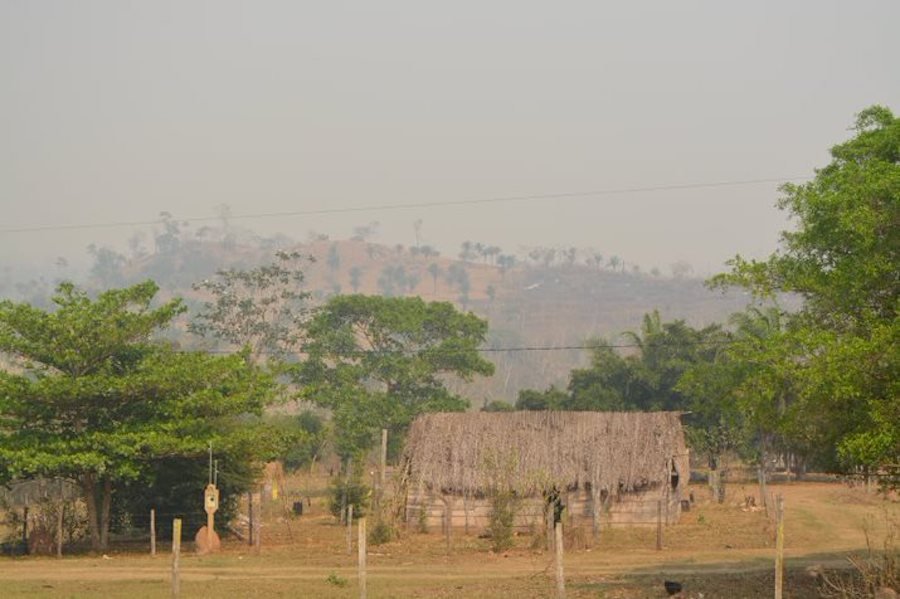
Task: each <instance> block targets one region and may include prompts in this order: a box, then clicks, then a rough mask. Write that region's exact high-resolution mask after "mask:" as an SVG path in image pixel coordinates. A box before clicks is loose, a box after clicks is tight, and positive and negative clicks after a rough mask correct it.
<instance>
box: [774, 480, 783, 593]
mask: <svg viewBox="0 0 900 599" xmlns="http://www.w3.org/2000/svg"><path fill="white" fill-rule="evenodd" d="M775 522H776V526H775V599H781V598H782V592H783V591H784V497H782V496H781V494H780V493H779V494H778V495H777V496H776V497H775Z"/></svg>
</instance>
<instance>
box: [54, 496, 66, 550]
mask: <svg viewBox="0 0 900 599" xmlns="http://www.w3.org/2000/svg"><path fill="white" fill-rule="evenodd" d="M63 490H64V489H63V481H62V479H59V513H57V514H56V557H57V558H61V557H62V546H63V516H64V512H65V509H66V502H65V499H64V498H63Z"/></svg>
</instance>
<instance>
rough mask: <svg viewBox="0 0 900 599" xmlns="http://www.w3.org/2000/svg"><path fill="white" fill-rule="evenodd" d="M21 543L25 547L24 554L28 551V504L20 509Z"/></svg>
mask: <svg viewBox="0 0 900 599" xmlns="http://www.w3.org/2000/svg"><path fill="white" fill-rule="evenodd" d="M22 545H23V546H24V547H25V555H28V554H29V551H28V506H27V505H26V506H25V507H24V508H23V509H22Z"/></svg>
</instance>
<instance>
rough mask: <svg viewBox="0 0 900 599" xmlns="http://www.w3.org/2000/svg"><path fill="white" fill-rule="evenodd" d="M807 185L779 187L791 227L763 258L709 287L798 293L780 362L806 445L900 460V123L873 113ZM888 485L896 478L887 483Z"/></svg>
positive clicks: (860, 457) (889, 464) (880, 110)
mask: <svg viewBox="0 0 900 599" xmlns="http://www.w3.org/2000/svg"><path fill="white" fill-rule="evenodd" d="M831 156H832V160H831V162H830V163H829V164H828V165H827V166H825V167H824V168H822V169H820V170H818V171H817V172H816V176H815V178H813V179H812V180H811V181H809V182H808V183H805V184H800V185H797V184H788V185H785V186H783V187H782V197H781V199H780V201H779V203H778V206H779V208H781V209H782V210H785V211H787V212H788V213H789V215H790V216H791V217H792V219H793V220H794V221H795V227H794V228H793V229H792V230H791V231H786V232H784V233H782V236H781V247H780V249H779V250H778V251H777V252H775V253H774V254H773V255H772V256H771V257H769V258H768V259H767V260H764V261H756V260H746V259H744V258H742V257H740V256H737V257H735V258H734V259H733V260H732V261H731V262H730V266H731V271H730V272H728V273H725V274H721V275H718V276H716V277H714V278H713V279H712V280H711V284H712V285H714V286H729V285H739V286H743V287H745V288H748V289H750V290H752V291H753V292H754V293H755V294H756V295H758V296H762V297H770V296H772V295H774V294H775V293H780V292H787V293H794V294H799V295H800V296H802V297H803V299H804V305H803V308H802V309H801V310H800V311H799V313H798V314H797V315H796V316H795V317H794V319H793V325H792V327H791V331H790V335H789V338H790V344H789V345H788V346H786V347H785V348H783V350H782V351H788V350H790V354H789V355H788V357H787V359H786V362H787V363H791V364H793V365H794V373H793V378H794V380H795V384H796V393H797V397H796V401H795V405H796V406H798V409H800V410H802V411H803V413H805V414H806V415H807V416H808V417H809V419H810V423H809V426H808V427H807V428H806V430H805V431H804V434H805V435H806V438H807V439H808V440H809V442H811V444H814V445H816V446H818V447H820V448H821V449H822V450H823V452H824V453H826V454H827V453H829V452H830V453H832V454H836V455H837V456H839V457H840V458H841V459H842V461H843V464H844V466H845V467H863V468H867V469H890V468H893V469H894V470H895V471H896V470H898V469H897V466H896V465H897V464H898V463H900V352H898V351H897V345H898V340H900V321H898V316H897V307H898V303H900V295H898V294H900V269H898V267H897V265H898V264H900V226H898V223H900V119H897V118H896V117H894V115H893V114H892V113H891V111H890V110H888V109H887V108H884V107H881V106H873V107H871V108H868V109H866V110H864V111H862V112H861V113H860V114H859V115H858V117H857V120H856V127H855V135H854V136H853V137H852V138H851V139H850V140H848V141H846V142H844V143H841V144H839V145H837V146H835V147H833V148H832V149H831ZM895 482H896V481H895Z"/></svg>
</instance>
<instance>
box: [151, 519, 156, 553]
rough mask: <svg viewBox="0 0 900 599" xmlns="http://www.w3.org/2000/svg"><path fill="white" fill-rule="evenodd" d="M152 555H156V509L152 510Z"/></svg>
mask: <svg viewBox="0 0 900 599" xmlns="http://www.w3.org/2000/svg"><path fill="white" fill-rule="evenodd" d="M150 557H156V509H155V508H154V509H151V510H150Z"/></svg>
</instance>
